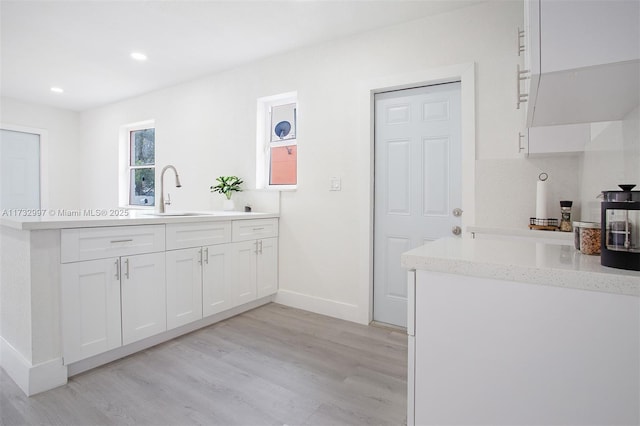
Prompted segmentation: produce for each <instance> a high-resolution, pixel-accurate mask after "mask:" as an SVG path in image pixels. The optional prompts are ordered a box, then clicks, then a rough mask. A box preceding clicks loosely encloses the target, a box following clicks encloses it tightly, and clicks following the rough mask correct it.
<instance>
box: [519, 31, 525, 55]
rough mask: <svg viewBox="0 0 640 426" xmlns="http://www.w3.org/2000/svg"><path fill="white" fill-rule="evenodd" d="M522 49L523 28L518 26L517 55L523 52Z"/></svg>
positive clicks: (523, 48) (523, 49) (523, 47)
mask: <svg viewBox="0 0 640 426" xmlns="http://www.w3.org/2000/svg"><path fill="white" fill-rule="evenodd" d="M524 51H525V45H524V30H521V29H520V27H518V56H520V55H521V54H522V53H524Z"/></svg>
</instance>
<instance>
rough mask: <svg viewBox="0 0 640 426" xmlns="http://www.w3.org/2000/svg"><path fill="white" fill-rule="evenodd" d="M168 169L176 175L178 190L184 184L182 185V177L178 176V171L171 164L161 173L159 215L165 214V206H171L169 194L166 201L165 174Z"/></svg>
mask: <svg viewBox="0 0 640 426" xmlns="http://www.w3.org/2000/svg"><path fill="white" fill-rule="evenodd" d="M167 169H171V170H173V173H174V174H175V175H176V188H180V187H181V186H182V184H181V183H180V176H178V171H177V170H176V168H175V167H173V166H172V165H171V164H169V165H168V166H164V168H163V169H162V172H160V203H158V206H157V207H158V213H164V206H165V205H167V206H169V205H171V197H170V196H169V194H167V201H166V202H165V200H164V173H165V172H166V171H167Z"/></svg>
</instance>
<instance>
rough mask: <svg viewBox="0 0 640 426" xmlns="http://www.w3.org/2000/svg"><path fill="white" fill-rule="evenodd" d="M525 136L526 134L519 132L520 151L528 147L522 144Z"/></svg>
mask: <svg viewBox="0 0 640 426" xmlns="http://www.w3.org/2000/svg"><path fill="white" fill-rule="evenodd" d="M524 136H525V135H523V134H522V133H520V132H518V152H522V151H524V150H525V149H526V147H525V146H523V145H522V140H523V139H524Z"/></svg>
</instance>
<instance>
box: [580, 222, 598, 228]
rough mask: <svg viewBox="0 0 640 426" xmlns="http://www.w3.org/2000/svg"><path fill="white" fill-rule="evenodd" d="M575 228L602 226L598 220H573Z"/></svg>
mask: <svg viewBox="0 0 640 426" xmlns="http://www.w3.org/2000/svg"><path fill="white" fill-rule="evenodd" d="M573 227H574V228H600V224H599V223H598V222H573Z"/></svg>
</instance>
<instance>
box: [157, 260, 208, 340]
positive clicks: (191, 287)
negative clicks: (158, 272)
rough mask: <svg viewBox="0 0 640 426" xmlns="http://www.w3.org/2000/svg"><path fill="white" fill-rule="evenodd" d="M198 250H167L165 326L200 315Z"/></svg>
mask: <svg viewBox="0 0 640 426" xmlns="http://www.w3.org/2000/svg"><path fill="white" fill-rule="evenodd" d="M200 250H202V249H200V248H189V249H184V250H170V251H168V252H167V253H166V261H167V329H168V330H170V329H172V328H176V327H179V326H181V325H184V324H188V323H190V322H193V321H197V320H199V319H200V318H202V265H201V263H202V262H201V259H202V257H201V256H202V253H201V251H200Z"/></svg>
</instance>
